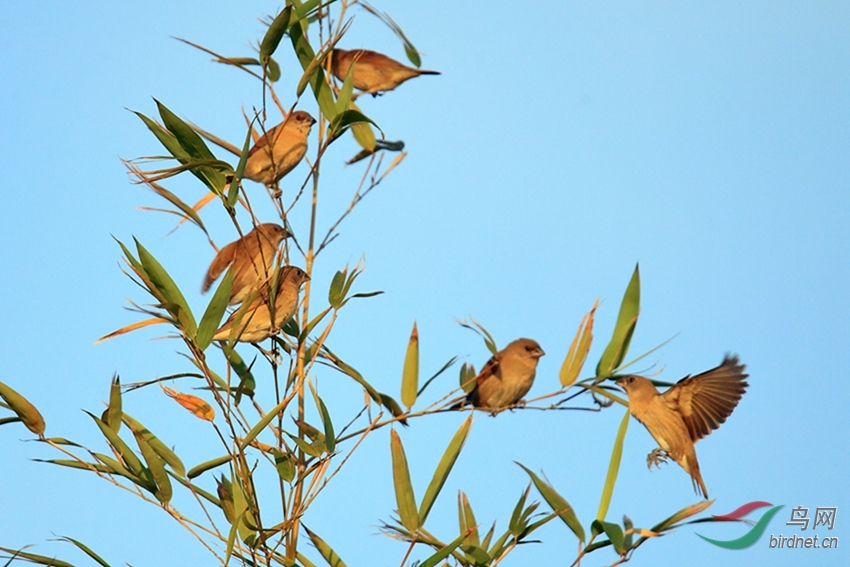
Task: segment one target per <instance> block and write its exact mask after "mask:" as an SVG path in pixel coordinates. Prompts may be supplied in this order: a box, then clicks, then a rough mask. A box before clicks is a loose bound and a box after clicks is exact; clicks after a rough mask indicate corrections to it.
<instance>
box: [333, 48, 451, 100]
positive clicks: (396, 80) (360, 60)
mask: <svg viewBox="0 0 850 567" xmlns="http://www.w3.org/2000/svg"><path fill="white" fill-rule="evenodd" d="M352 64H354V73H353V75H352V82H353V84H354V86H355V88H357V89H360V90H361V91H363V92H367V93H371V94H372V96H377V94H378V93H380V92H383V91H391V90H393V89H394V88H396V87H397V86H399V85H400V84H402V83H403V82H405V81H406V80H408V79H412V78H413V77H418V76H419V75H439V74H440V72H439V71H425V70H423V69H415V68H413V67H408V66H406V65H402V64H401V63H399V62H398V61H396V60H395V59H390V58H389V57H387V56H386V55H384V54H382V53H378V52H376V51H369V50H368V49H352V50H351V51H346V50H345V49H334V51H333V60H332V61H331V70H332V71H333V74H334V75H336V77H337V78H338V79H339V80H340V81H344V80H345V76H346V75H347V74H348V69H349V68H350V67H351V65H352Z"/></svg>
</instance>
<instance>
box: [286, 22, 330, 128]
mask: <svg viewBox="0 0 850 567" xmlns="http://www.w3.org/2000/svg"><path fill="white" fill-rule="evenodd" d="M289 38H290V39H291V40H292V47H293V48H294V49H295V55H296V56H297V57H298V61H299V62H300V63H301V68H302V69H304V70H305V71H306V70H307V68H308V67H310V64H311V63H312V62H313V60H314V59H315V58H316V53H315V51H313V48H312V47H311V46H310V42H308V41H307V38H306V37H304V30H303V28H302V27H301V22H300V21H299V22H295V23H294V24H292V25H291V26H290V27H289ZM309 82H310V86H311V87H312V91H313V96H315V97H316V102H317V103H318V104H319V109H320V110H321V111H322V113H323V114H324V115H325V118H327V119H328V120H333V119H334V118H336V115H337V112H336V103H335V102H334V96H333V93H332V92H331V88H330V86H329V85H328V83H327V81H325V73H324V71H323V70H322V68H321V67H319V68H318V69H317V70H316V72H315V73H312V76H311V78H310V81H309Z"/></svg>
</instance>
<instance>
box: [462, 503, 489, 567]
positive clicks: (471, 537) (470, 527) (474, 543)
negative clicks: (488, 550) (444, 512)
mask: <svg viewBox="0 0 850 567" xmlns="http://www.w3.org/2000/svg"><path fill="white" fill-rule="evenodd" d="M457 519H458V525H459V527H460V531H461V533H466V534H467V535H466V539H464V541H463V547H464V550H463V551H464V552H465V553H469V551H468V549H470V548H472V547H475V548H480V546H481V540H480V539H479V538H478V521H477V520H476V519H475V514H474V513H473V512H472V506H471V505H470V504H469V498H467V497H466V494H464V493H463V492H459V493H458V495H457ZM482 551H483V550H482ZM476 559H478V558H476ZM489 559H490V558H489V557H487V558H486V559H485V561H489Z"/></svg>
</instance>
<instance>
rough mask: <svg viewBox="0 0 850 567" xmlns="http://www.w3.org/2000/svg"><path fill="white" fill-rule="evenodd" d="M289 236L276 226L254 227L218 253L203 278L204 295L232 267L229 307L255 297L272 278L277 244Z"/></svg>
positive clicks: (287, 232) (265, 224)
mask: <svg viewBox="0 0 850 567" xmlns="http://www.w3.org/2000/svg"><path fill="white" fill-rule="evenodd" d="M290 236H292V235H291V234H289V231H288V230H286V229H285V228H283V227H282V226H280V225H279V224H275V223H273V222H267V223H263V224H260V225H257V226H256V227H255V228H254V230H252V231H251V232H249V233H248V234H246V235H245V236H243V237H242V238H240V239H239V240H235V241H233V242H231V243H230V244H228V245H227V246H225V247H224V248H222V249H221V250H219V251H218V254H216V255H215V258H213V261H212V264H210V267H209V269H208V270H207V275H206V276H205V277H204V283H203V286H202V287H201V292H202V293H206V292H207V290H209V289H210V286H211V285H212V283H213V282H214V281H215V280H217V279H218V277H219V276H220V275H221V274H222V273H223V272H224V271H225V270H226V269H227V267H228V266H230V264H231V263H232V264H233V286H232V287H231V288H230V301H228V303H229V304H230V305H235V304H237V303H242V302H243V301H245V298H247V297H248V296H249V295H251V294H252V293H253V294H254V295H255V296H256V293H255V292H257V291H259V290H260V288H262V287H263V285H264V284H265V283H266V282H267V281H268V279H269V276H270V275H271V272H272V268H273V267H274V265H275V255H276V254H277V250H278V247H279V246H280V243H281V242H282V241H283V240H284V239H285V238H288V237H290Z"/></svg>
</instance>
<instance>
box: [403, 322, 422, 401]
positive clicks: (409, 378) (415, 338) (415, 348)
mask: <svg viewBox="0 0 850 567" xmlns="http://www.w3.org/2000/svg"><path fill="white" fill-rule="evenodd" d="M418 390H419V330H418V329H417V328H416V321H414V322H413V330H412V331H411V332H410V341H408V343H407V353H406V354H405V355H404V369H403V370H402V373H401V403H403V404H404V405H405V406H407V409H408V410H409V409H410V408H411V407H413V404H415V403H416V392H417V391H418Z"/></svg>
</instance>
